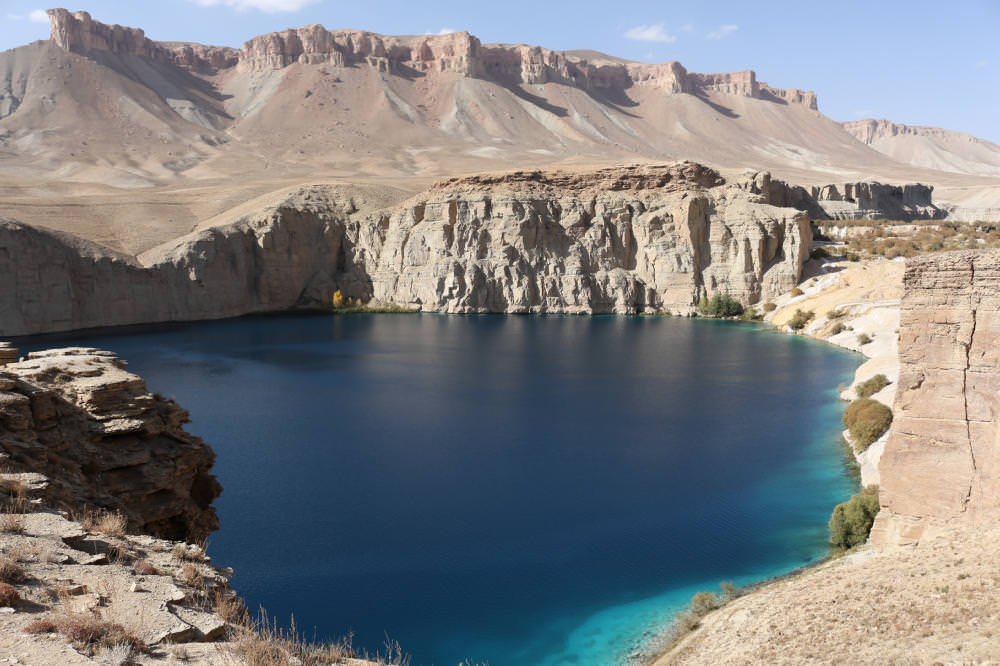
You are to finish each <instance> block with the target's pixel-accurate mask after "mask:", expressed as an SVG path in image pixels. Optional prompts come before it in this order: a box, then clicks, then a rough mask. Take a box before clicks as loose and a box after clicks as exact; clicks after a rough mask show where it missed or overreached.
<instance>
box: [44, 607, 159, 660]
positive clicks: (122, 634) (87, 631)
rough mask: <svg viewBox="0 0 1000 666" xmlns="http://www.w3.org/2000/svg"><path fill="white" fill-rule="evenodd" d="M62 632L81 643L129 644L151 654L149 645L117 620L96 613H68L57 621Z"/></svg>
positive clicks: (92, 645) (93, 644)
mask: <svg viewBox="0 0 1000 666" xmlns="http://www.w3.org/2000/svg"><path fill="white" fill-rule="evenodd" d="M56 629H57V630H58V632H59V633H60V634H62V635H63V636H65V637H66V638H68V639H69V640H71V641H73V642H74V643H77V644H80V645H86V646H90V647H104V648H113V647H115V646H116V645H128V646H130V647H131V648H132V650H134V651H136V652H141V653H143V654H149V652H150V650H149V646H147V645H146V643H145V642H143V640H142V639H140V638H138V637H137V636H135V635H134V634H131V633H129V632H128V631H127V630H126V629H125V627H123V626H122V625H120V624H118V623H116V622H106V621H104V620H102V619H101V618H100V617H97V616H94V615H82V614H77V615H67V616H66V617H64V618H61V619H60V620H59V621H58V622H57V623H56Z"/></svg>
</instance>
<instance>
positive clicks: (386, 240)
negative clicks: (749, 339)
mask: <svg viewBox="0 0 1000 666" xmlns="http://www.w3.org/2000/svg"><path fill="white" fill-rule="evenodd" d="M751 177H752V178H761V176H759V175H754V176H751ZM769 192H770V190H769ZM769 197H770V194H769V193H762V192H756V191H753V190H752V188H748V187H746V186H744V185H743V184H740V183H737V184H726V183H725V181H724V180H723V179H722V178H721V177H720V176H719V174H718V173H717V172H715V171H713V170H711V169H708V168H706V167H702V166H700V165H697V164H693V163H690V162H686V163H678V164H675V165H670V166H649V167H622V168H616V169H605V170H600V171H595V172H585V173H570V172H541V171H534V172H521V173H513V174H500V175H496V176H477V177H471V178H465V179H458V180H452V181H448V182H445V183H442V184H440V185H439V186H436V187H434V188H432V189H431V190H429V191H428V192H425V193H423V194H421V195H418V196H417V197H415V198H413V199H410V200H409V201H407V202H404V203H403V204H401V205H399V206H396V207H393V208H389V209H382V210H374V211H360V210H358V209H356V208H355V204H354V202H353V200H352V199H350V198H349V197H345V195H344V194H343V193H342V192H341V190H338V189H336V188H329V187H315V188H306V189H304V190H300V191H298V192H295V193H293V194H292V195H290V196H289V197H287V198H285V199H283V200H281V201H279V202H278V203H277V204H276V205H274V206H270V207H265V208H264V209H262V210H261V211H259V212H257V213H254V214H251V215H247V216H244V217H241V218H239V219H238V220H236V221H234V222H233V223H231V224H227V225H222V226H217V227H211V228H208V229H204V230H201V231H197V232H195V233H193V234H191V235H189V236H186V237H183V238H181V239H179V240H177V241H175V242H172V243H169V244H167V245H164V246H161V247H159V248H156V249H154V250H151V251H150V252H147V253H145V254H143V255H142V256H141V263H140V261H138V260H135V259H133V258H130V257H127V256H125V255H118V254H114V253H110V252H107V251H104V250H103V249H101V248H100V247H99V246H96V245H94V244H91V243H86V242H83V241H80V240H79V239H75V238H73V237H71V236H69V235H65V234H55V233H51V232H47V231H43V230H39V229H35V228H31V227H26V226H24V225H20V224H17V223H16V222H12V221H4V222H0V266H2V267H3V269H4V270H3V272H2V274H0V314H2V317H0V334H3V335H25V334H32V333H39V332H44V331H56V330H72V329H80V328H88V327H96V326H109V325H121V324H134V323H141V322H159V321H177V320H194V319H213V318H222V317H232V316H237V315H241V314H247V313H253V312H266V311H276V310H287V309H291V308H296V307H300V308H301V307H315V306H323V305H326V304H328V303H329V302H330V298H331V296H332V294H333V292H334V291H335V290H337V289H340V290H341V291H342V292H343V293H344V294H345V295H347V296H352V297H357V298H361V299H363V300H364V301H366V302H367V301H370V300H374V301H376V302H389V303H396V304H403V305H410V306H413V307H416V308H419V309H423V310H428V311H435V312H586V313H592V312H620V313H634V312H644V311H655V310H659V309H663V308H669V309H678V310H682V311H683V310H689V309H691V307H692V306H693V305H694V304H695V303H696V302H697V301H698V299H699V298H700V297H701V296H704V295H711V294H714V293H717V292H728V293H729V294H730V295H732V296H734V297H736V298H739V299H740V300H741V301H743V302H744V303H754V302H757V301H759V300H760V299H762V298H763V299H766V298H768V297H769V296H772V295H775V294H778V293H781V292H782V291H785V290H787V289H788V288H790V287H791V286H793V285H794V284H795V283H796V282H797V281H798V277H799V275H800V273H801V265H802V263H803V261H804V260H805V258H806V257H807V256H808V253H809V250H810V248H811V241H812V237H811V230H810V225H809V221H808V217H807V216H806V215H805V214H804V213H802V212H801V211H799V210H797V209H795V208H783V207H779V206H775V205H772V204H771V203H770V201H771V199H770V198H769Z"/></svg>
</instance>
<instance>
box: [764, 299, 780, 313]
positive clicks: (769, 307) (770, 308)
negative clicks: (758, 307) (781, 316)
mask: <svg viewBox="0 0 1000 666" xmlns="http://www.w3.org/2000/svg"><path fill="white" fill-rule="evenodd" d="M777 309H778V306H777V305H775V304H774V303H771V302H770V301H768V302H767V303H764V312H774V311H775V310H777Z"/></svg>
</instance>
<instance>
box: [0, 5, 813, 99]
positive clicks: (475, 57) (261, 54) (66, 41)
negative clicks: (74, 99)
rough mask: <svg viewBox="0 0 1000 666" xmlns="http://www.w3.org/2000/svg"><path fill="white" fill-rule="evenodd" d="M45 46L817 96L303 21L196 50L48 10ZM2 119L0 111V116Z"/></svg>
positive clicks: (241, 65)
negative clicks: (234, 43) (231, 44)
mask: <svg viewBox="0 0 1000 666" xmlns="http://www.w3.org/2000/svg"><path fill="white" fill-rule="evenodd" d="M49 17H50V20H51V34H52V41H53V42H54V43H55V44H56V45H58V46H59V47H60V48H63V49H65V50H67V51H74V52H79V53H86V52H88V51H91V50H104V51H110V52H113V53H116V54H118V55H128V56H138V57H143V58H149V59H152V60H157V61H159V62H165V63H170V64H173V65H176V66H179V67H183V68H186V69H190V70H194V71H197V72H214V71H218V70H222V69H228V68H236V69H237V70H238V71H241V72H258V71H269V70H280V69H284V68H285V67H289V66H291V65H294V64H302V65H329V66H331V67H348V66H357V65H365V66H370V67H373V68H375V69H377V70H378V71H380V72H386V73H390V72H391V73H395V74H403V75H408V74H413V73H433V72H451V73H455V74H458V75H460V76H468V77H474V78H482V79H489V80H494V81H499V82H501V83H523V84H541V83H562V84H566V85H572V86H576V87H579V88H582V89H584V90H588V91H597V90H609V89H619V90H624V89H626V88H629V87H630V86H633V85H652V86H655V87H656V88H658V89H660V90H662V91H664V92H667V93H694V94H698V93H706V92H719V93H726V94H731V95H740V96H743V97H752V98H754V99H762V100H769V101H774V100H779V101H781V102H782V103H786V104H788V103H792V104H801V105H803V106H806V107H808V108H810V109H816V108H817V104H816V95H815V93H811V92H808V93H807V92H803V91H800V90H794V89H792V90H781V89H776V88H770V87H768V86H767V84H763V83H758V82H757V79H756V74H755V73H754V72H752V71H743V72H732V73H723V74H695V73H688V72H687V70H685V69H684V67H683V66H681V64H680V63H677V62H668V63H663V64H655V65H647V64H643V63H626V62H611V61H606V62H605V61H602V62H589V61H588V60H586V59H584V58H579V57H575V56H571V55H568V54H566V53H563V52H560V51H552V50H550V49H546V48H542V47H540V46H528V45H524V44H487V45H484V44H481V43H480V41H479V39H477V38H476V37H475V36H473V35H470V34H469V33H467V32H456V33H449V34H444V35H418V36H403V37H394V36H388V35H379V34H375V33H371V32H365V31H361V30H327V29H326V28H324V27H323V26H321V25H310V26H305V27H302V28H293V29H289V30H284V31H281V32H273V33H269V34H266V35H260V36H258V37H254V38H253V39H251V40H249V41H248V42H246V43H245V44H244V45H243V47H242V48H241V49H239V50H236V49H230V48H225V47H211V46H202V45H197V44H171V43H160V42H154V41H152V40H150V39H148V38H147V37H146V36H145V33H144V32H143V31H142V30H140V29H137V28H126V27H122V26H118V25H113V26H107V25H104V24H102V23H99V22H97V21H94V20H93V19H92V18H91V16H90V15H89V14H88V13H87V12H76V13H70V12H68V11H66V10H65V9H52V10H49ZM0 117H2V115H0Z"/></svg>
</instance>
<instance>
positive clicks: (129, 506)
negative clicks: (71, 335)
mask: <svg viewBox="0 0 1000 666" xmlns="http://www.w3.org/2000/svg"><path fill="white" fill-rule="evenodd" d="M187 421H188V413H187V412H186V411H185V410H184V409H182V408H181V407H180V406H178V405H177V404H176V403H175V402H173V401H172V400H167V399H165V398H163V397H161V396H158V395H154V394H152V393H150V392H149V391H148V389H147V388H146V384H145V382H144V381H143V380H142V378H140V377H138V376H136V375H134V374H132V373H130V372H128V371H126V370H125V363H124V362H122V361H121V360H119V359H118V358H117V357H115V355H114V354H112V353H110V352H104V351H99V350H95V349H80V348H68V349H54V350H48V351H45V352H38V353H33V354H29V356H28V358H27V359H26V360H23V361H19V362H15V363H8V364H6V365H4V366H3V367H2V368H0V453H3V454H4V456H2V457H3V458H4V464H5V466H7V467H9V468H11V469H13V470H14V471H17V472H31V473H36V474H43V475H45V476H47V477H48V478H49V485H48V487H47V488H46V489H45V491H44V496H45V499H46V500H47V501H48V502H49V503H51V504H55V505H61V506H65V507H69V508H71V509H72V510H74V511H80V510H81V508H84V507H91V508H96V509H106V510H112V511H119V512H121V513H122V514H123V515H124V516H125V517H126V519H127V520H128V523H129V527H130V529H132V530H136V531H139V532H143V533H146V534H152V535H155V536H159V537H162V538H169V539H186V540H189V541H199V540H203V539H204V538H205V537H207V536H208V535H209V533H210V532H212V531H213V530H215V529H216V528H217V527H218V519H217V518H216V515H215V509H214V508H212V506H211V503H212V501H213V500H215V498H216V497H218V495H219V493H220V491H221V488H220V486H219V484H218V483H217V482H216V480H215V477H214V476H212V474H211V468H212V463H213V462H214V461H215V454H214V453H213V452H212V450H211V449H210V448H209V447H208V446H207V445H205V443H204V442H202V441H201V440H200V439H199V438H197V437H194V436H192V435H190V434H188V433H187V432H185V431H184V428H183V425H184V424H185V423H186V422H187Z"/></svg>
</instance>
